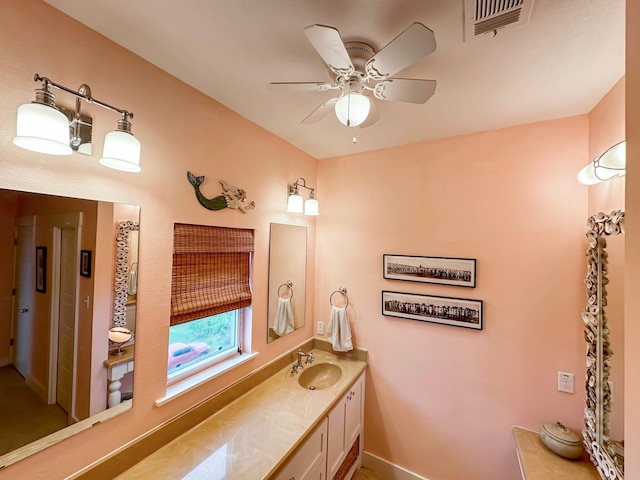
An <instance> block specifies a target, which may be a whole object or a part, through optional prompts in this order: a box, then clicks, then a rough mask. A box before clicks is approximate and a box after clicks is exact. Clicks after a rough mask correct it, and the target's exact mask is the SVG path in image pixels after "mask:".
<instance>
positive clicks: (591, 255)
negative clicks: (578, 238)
mask: <svg viewBox="0 0 640 480" xmlns="http://www.w3.org/2000/svg"><path fill="white" fill-rule="evenodd" d="M623 233H624V212H623V211H622V210H614V211H612V212H610V213H608V214H607V213H598V214H597V215H594V216H592V217H590V218H589V220H588V221H587V238H588V240H589V249H588V250H587V278H586V279H585V283H586V286H587V298H588V303H587V306H586V307H585V309H584V311H583V313H582V319H583V320H584V324H585V338H586V341H587V397H586V409H585V431H584V441H585V447H586V450H587V452H589V454H590V456H591V460H592V461H593V463H594V465H595V466H596V468H597V469H598V472H599V473H600V476H601V477H602V478H603V479H608V480H618V479H620V480H622V479H623V476H624V417H623V411H624V382H623V379H624V361H623V359H624V298H623V292H624V238H623V235H622V234H623Z"/></svg>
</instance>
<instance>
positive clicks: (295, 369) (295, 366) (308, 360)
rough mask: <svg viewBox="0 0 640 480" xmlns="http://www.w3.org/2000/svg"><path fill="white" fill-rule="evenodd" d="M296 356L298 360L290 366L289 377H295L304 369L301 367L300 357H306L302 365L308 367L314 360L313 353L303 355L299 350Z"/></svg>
mask: <svg viewBox="0 0 640 480" xmlns="http://www.w3.org/2000/svg"><path fill="white" fill-rule="evenodd" d="M296 355H298V359H297V360H296V363H294V364H293V365H291V375H297V374H298V371H299V370H302V369H303V368H304V365H302V357H307V358H306V359H305V361H304V363H306V364H307V365H309V364H310V363H312V362H313V361H314V360H315V358H314V356H313V353H311V352H309V353H304V352H303V351H302V350H300V349H298V351H297V352H296Z"/></svg>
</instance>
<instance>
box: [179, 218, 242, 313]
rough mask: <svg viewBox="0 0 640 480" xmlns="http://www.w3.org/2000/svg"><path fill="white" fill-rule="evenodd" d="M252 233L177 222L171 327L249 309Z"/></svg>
mask: <svg viewBox="0 0 640 480" xmlns="http://www.w3.org/2000/svg"><path fill="white" fill-rule="evenodd" d="M253 243H254V231H253V230H247V229H241V228H226V227H212V226H207V225H187V224H183V223H176V224H174V227H173V270H172V274H171V325H172V326H173V325H178V324H181V323H186V322H190V321H192V320H197V319H199V318H203V317H207V316H210V315H217V314H218V313H223V312H228V311H231V310H236V309H238V308H243V307H247V306H249V305H251V285H250V283H249V280H250V275H251V268H250V267H251V252H253Z"/></svg>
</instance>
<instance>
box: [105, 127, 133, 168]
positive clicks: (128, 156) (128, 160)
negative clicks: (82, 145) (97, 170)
mask: <svg viewBox="0 0 640 480" xmlns="http://www.w3.org/2000/svg"><path fill="white" fill-rule="evenodd" d="M100 163H101V164H102V165H104V166H105V167H109V168H114V169H116V170H121V171H123V172H139V171H140V142H139V141H138V139H137V138H136V137H134V136H133V135H132V134H130V133H129V132H122V131H119V130H116V131H113V132H109V133H107V136H106V137H105V139H104V150H103V153H102V158H101V159H100Z"/></svg>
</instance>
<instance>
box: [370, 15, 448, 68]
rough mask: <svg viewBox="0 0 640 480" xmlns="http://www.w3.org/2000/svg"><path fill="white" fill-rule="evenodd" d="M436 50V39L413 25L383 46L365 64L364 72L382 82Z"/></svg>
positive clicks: (430, 32) (417, 24)
mask: <svg viewBox="0 0 640 480" xmlns="http://www.w3.org/2000/svg"><path fill="white" fill-rule="evenodd" d="M435 49H436V37H435V35H434V34H433V32H432V31H431V30H429V29H428V28H427V27H425V26H424V25H422V24H421V23H418V22H416V23H414V24H412V25H411V26H410V27H409V28H407V29H406V30H405V31H404V32H402V33H401V34H400V35H398V36H397V37H396V38H394V39H393V40H391V41H390V42H389V43H388V44H387V45H385V46H384V47H383V48H382V50H380V51H379V52H378V53H376V54H375V55H374V56H373V57H371V58H370V59H369V61H368V62H367V63H366V64H365V72H366V73H367V75H369V77H371V78H373V79H374V80H384V79H385V78H387V77H390V76H391V75H394V74H395V73H398V72H399V71H400V70H404V69H405V68H407V67H408V66H409V65H413V64H414V63H416V62H417V61H418V60H420V59H421V58H422V57H426V56H427V55H429V54H430V53H433V52H434V51H435Z"/></svg>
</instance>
